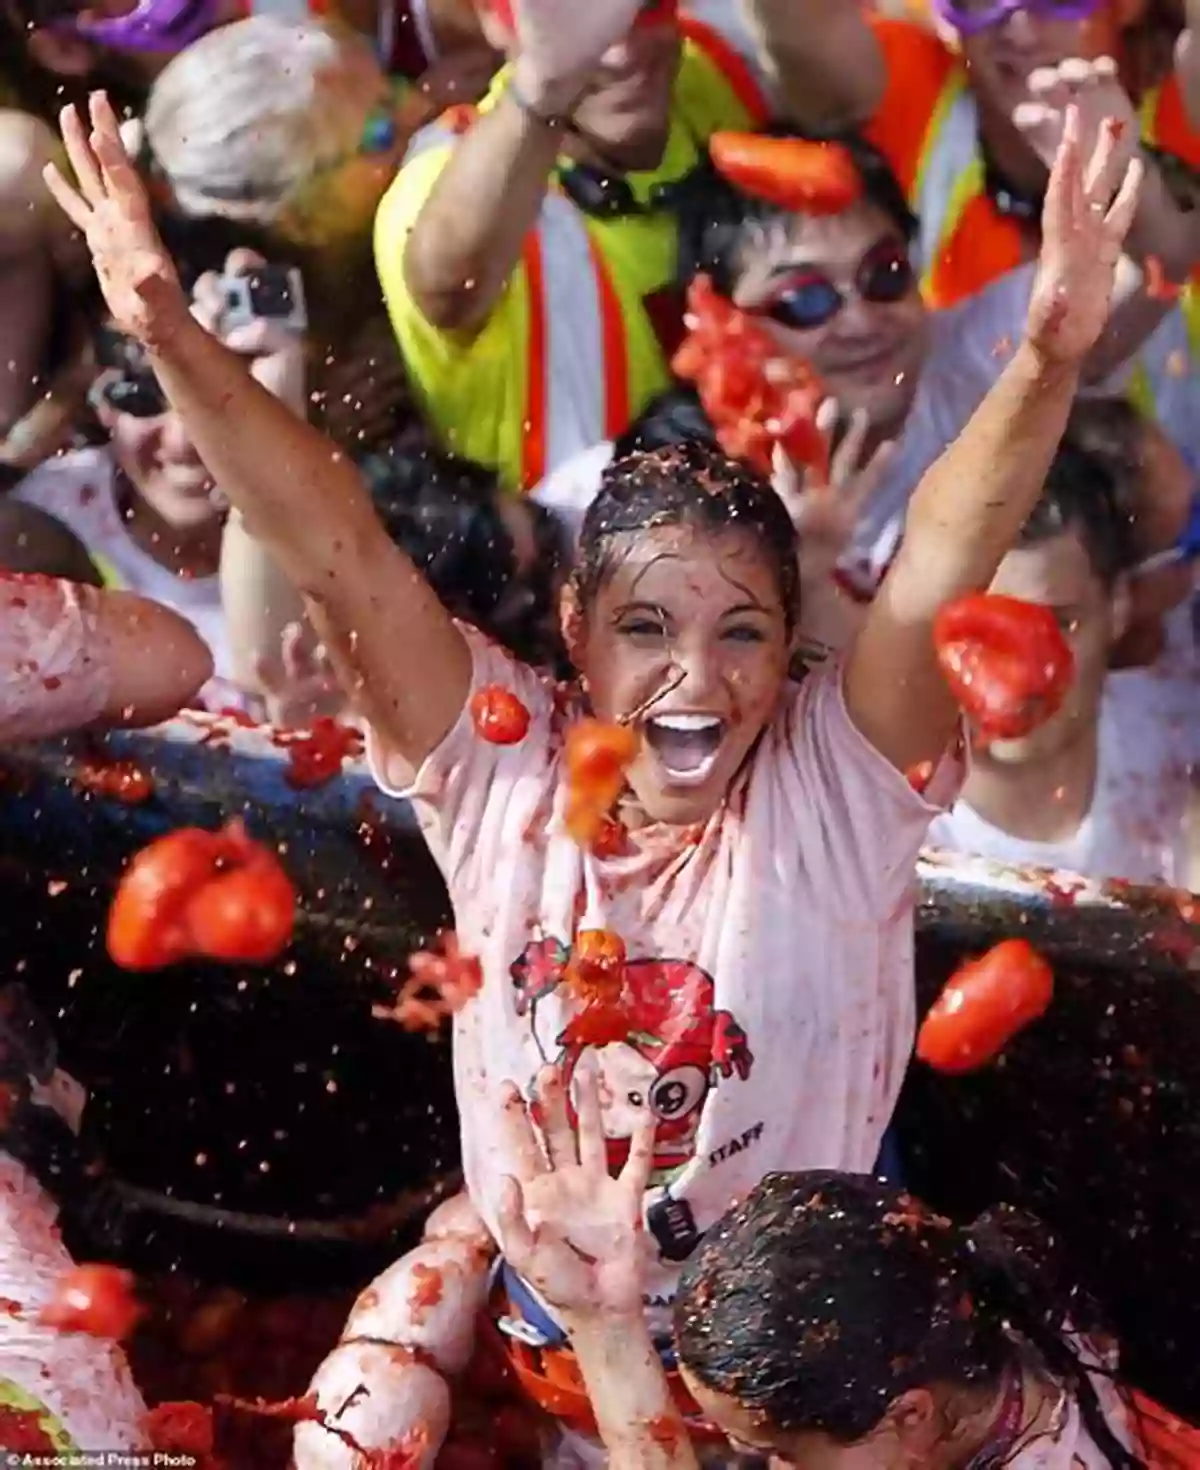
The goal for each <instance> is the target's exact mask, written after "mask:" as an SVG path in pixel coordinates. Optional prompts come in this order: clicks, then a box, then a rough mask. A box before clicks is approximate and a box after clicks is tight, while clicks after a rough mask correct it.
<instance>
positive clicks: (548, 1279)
mask: <svg viewBox="0 0 1200 1470" xmlns="http://www.w3.org/2000/svg"><path fill="white" fill-rule="evenodd" d="M575 1081H576V1110H577V1114H578V1129H577V1130H576V1129H573V1128H572V1127H571V1120H570V1116H569V1111H568V1100H567V1086H566V1084H565V1083H564V1081H563V1076H562V1073H561V1072H560V1071H559V1070H558V1069H557V1068H556V1067H543V1069H542V1070H541V1072H539V1073H538V1078H537V1112H538V1116H539V1118H540V1121H541V1135H542V1143H539V1141H538V1138H537V1135H536V1133H535V1131H534V1126H533V1122H532V1120H531V1117H530V1108H529V1107H527V1106H526V1104H525V1103H524V1101H523V1100H522V1098H521V1095H520V1093H519V1092H518V1091H517V1089H516V1088H515V1087H512V1086H510V1087H509V1089H508V1091H507V1094H506V1096H505V1099H504V1105H503V1106H504V1113H503V1125H502V1126H503V1135H504V1148H505V1152H506V1154H507V1156H508V1158H509V1159H510V1160H511V1161H512V1165H513V1174H512V1175H511V1176H510V1177H509V1178H508V1179H506V1180H505V1183H504V1189H503V1192H502V1194H501V1197H500V1203H499V1207H498V1210H497V1220H496V1223H497V1226H498V1228H499V1240H500V1248H501V1250H502V1251H503V1253H504V1256H505V1259H506V1260H507V1261H508V1263H509V1264H510V1265H511V1266H512V1268H513V1269H514V1270H515V1271H517V1272H519V1274H520V1275H521V1276H523V1277H524V1279H525V1280H526V1281H528V1282H529V1284H530V1285H531V1286H533V1287H534V1288H535V1289H536V1290H537V1291H539V1292H540V1293H541V1294H542V1296H543V1297H544V1298H545V1299H546V1301H547V1302H549V1303H550V1305H551V1306H553V1307H556V1308H558V1309H559V1310H560V1311H562V1312H564V1313H567V1314H572V1315H574V1316H575V1317H576V1318H588V1317H597V1316H609V1315H621V1314H625V1313H633V1314H639V1315H640V1313H641V1310H642V1287H641V1260H640V1256H641V1248H640V1234H641V1229H642V1196H643V1195H644V1194H645V1192H646V1186H647V1184H648V1182H649V1178H650V1169H651V1165H652V1162H653V1158H654V1129H655V1120H654V1116H653V1114H652V1113H650V1112H649V1110H648V1109H647V1112H646V1116H645V1118H644V1120H643V1121H642V1122H641V1124H640V1125H639V1127H638V1129H637V1131H636V1132H635V1133H634V1135H633V1137H632V1138H631V1139H630V1141H629V1155H628V1158H627V1159H626V1161H625V1164H624V1167H623V1168H622V1170H621V1172H620V1174H619V1175H618V1176H617V1177H616V1178H615V1179H614V1178H613V1177H612V1176H611V1175H610V1173H609V1169H608V1157H607V1150H606V1147H605V1139H604V1127H603V1121H602V1117H601V1110H600V1084H599V1080H598V1077H597V1075H596V1071H595V1067H594V1064H593V1063H592V1062H591V1061H590V1059H589V1058H588V1057H586V1056H585V1057H584V1058H583V1060H582V1061H581V1062H580V1064H579V1066H578V1068H577V1069H576V1071H575Z"/></svg>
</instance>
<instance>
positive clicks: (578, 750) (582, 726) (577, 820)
mask: <svg viewBox="0 0 1200 1470" xmlns="http://www.w3.org/2000/svg"><path fill="white" fill-rule="evenodd" d="M637 752H638V735H637V732H636V731H635V730H633V729H631V728H630V727H629V726H627V725H606V724H604V723H603V722H602V721H600V720H581V721H580V722H579V723H578V724H577V725H573V726H572V727H571V728H570V730H568V731H567V738H566V744H565V749H564V764H565V766H566V773H567V800H566V807H565V809H564V812H563V820H564V822H565V824H566V828H567V831H568V832H569V833H570V834H571V837H572V838H573V839H574V840H575V841H576V842H577V843H578V844H579V846H580V847H585V848H591V849H592V850H594V851H596V852H597V853H598V855H602V854H601V853H600V849H601V848H602V847H604V846H605V845H606V838H607V839H608V845H609V846H611V845H612V843H611V838H612V833H611V830H610V829H611V828H612V827H613V826H614V825H616V824H615V823H613V821H612V818H611V817H610V816H609V810H610V808H611V807H612V805H613V803H614V802H615V801H616V800H617V797H618V796H620V794H621V787H622V786H623V785H624V784H625V773H626V771H627V770H628V769H629V767H630V766H631V765H632V764H633V762H634V760H635V758H636V756H637Z"/></svg>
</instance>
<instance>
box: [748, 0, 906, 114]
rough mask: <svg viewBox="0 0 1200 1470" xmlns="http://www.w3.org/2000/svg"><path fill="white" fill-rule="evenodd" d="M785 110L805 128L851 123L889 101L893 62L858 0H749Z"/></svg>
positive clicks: (750, 13)
mask: <svg viewBox="0 0 1200 1470" xmlns="http://www.w3.org/2000/svg"><path fill="white" fill-rule="evenodd" d="M742 4H743V6H744V8H745V11H746V15H747V18H748V19H749V21H750V24H751V27H752V29H753V30H754V32H755V34H756V38H757V40H758V44H759V50H760V52H761V54H762V58H763V62H764V64H765V66H766V68H767V71H768V72H769V73H770V75H771V79H772V81H773V82H774V84H775V88H776V92H777V95H778V97H779V104H780V107H781V109H782V111H783V112H784V114H785V115H786V116H787V117H789V118H791V119H792V120H793V121H795V122H797V123H799V124H800V125H801V126H802V127H805V128H852V127H860V126H862V125H863V124H864V123H866V122H868V121H869V120H870V119H871V118H872V117H873V116H874V115H875V113H876V111H877V110H878V108H879V106H880V104H881V102H882V101H883V96H884V91H885V89H886V87H887V68H886V63H885V61H884V56H883V50H882V48H881V47H880V45H879V43H878V41H877V40H876V39H875V33H874V31H873V30H872V29H871V26H870V23H869V22H868V20H867V17H866V11H865V9H864V7H863V6H861V5H858V4H855V3H853V0H742Z"/></svg>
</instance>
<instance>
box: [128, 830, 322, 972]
mask: <svg viewBox="0 0 1200 1470" xmlns="http://www.w3.org/2000/svg"><path fill="white" fill-rule="evenodd" d="M295 915H296V895H295V892H294V890H293V888H292V885H291V882H290V881H289V879H288V876H287V874H286V873H285V872H284V870H283V868H282V866H281V865H280V862H279V859H278V858H277V857H276V856H275V854H274V853H273V852H271V851H270V850H269V849H268V848H266V847H264V846H263V845H262V844H261V843H258V842H255V841H254V840H253V839H252V838H250V837H248V836H247V835H246V832H245V830H244V829H243V827H242V825H241V823H240V822H238V821H233V822H230V823H229V824H228V825H227V826H226V827H224V828H222V829H221V831H219V832H206V831H204V830H203V829H201V828H199V827H182V828H180V829H179V830H178V831H175V832H169V833H168V834H167V835H166V836H165V837H160V838H159V839H158V840H157V841H156V842H152V843H150V845H149V846H148V847H144V848H143V849H142V850H141V852H139V853H138V854H137V855H136V857H135V858H134V859H133V861H132V862H131V863H130V865H129V867H128V868H127V869H126V871H125V874H124V876H123V877H122V879H121V882H120V884H119V885H118V887H117V893H116V896H115V898H114V899H113V903H112V907H111V908H110V910H109V915H108V952H109V954H110V955H111V956H112V958H113V959H114V960H115V961H116V963H117V964H118V965H120V966H122V968H124V969H127V970H158V969H162V968H164V967H165V966H167V965H173V964H176V963H178V962H179V961H181V960H185V959H193V958H204V959H213V960H222V961H225V962H227V963H230V964H236V963H243V964H266V963H268V962H269V961H271V960H273V959H274V958H275V957H276V956H277V955H278V954H279V953H280V951H281V950H283V949H284V947H285V946H286V945H287V943H288V942H289V940H290V939H291V936H292V927H293V925H294V923H295Z"/></svg>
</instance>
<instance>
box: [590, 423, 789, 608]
mask: <svg viewBox="0 0 1200 1470" xmlns="http://www.w3.org/2000/svg"><path fill="white" fill-rule="evenodd" d="M662 526H689V527H691V528H693V529H695V530H699V531H705V532H708V533H709V534H714V535H715V534H720V533H723V532H732V531H736V532H740V533H741V534H743V535H746V536H749V537H750V538H751V539H752V540H753V541H754V542H755V544H756V546H757V547H758V549H759V551H760V552H761V554H762V556H763V557H764V558H765V559H766V560H767V562H768V563H769V564H770V567H771V570H772V572H773V573H774V576H775V581H776V584H777V586H778V588H779V598H780V601H781V602H782V604H783V609H784V615H785V617H786V618H787V623H788V630H789V632H790V631H791V628H792V627H793V626H794V624H795V621H796V618H797V617H798V615H799V603H800V573H799V569H798V567H797V561H796V555H797V543H796V531H795V528H794V527H793V525H792V522H791V518H790V517H789V515H788V513H787V511H786V509H785V508H784V504H783V501H782V500H780V498H779V496H778V495H777V494H776V493H775V491H774V490H773V489H772V488H771V486H770V485H769V484H768V483H767V481H766V480H764V479H763V478H762V477H761V476H760V475H758V474H756V473H755V472H754V471H753V470H752V469H749V468H748V467H747V466H746V465H744V464H740V463H739V462H738V461H736V460H732V459H730V458H729V456H728V455H727V454H725V453H724V452H723V451H722V450H721V449H720V448H718V447H717V446H716V445H715V444H711V443H706V442H704V441H702V440H697V439H688V440H684V441H683V442H680V443H673V444H669V445H666V446H664V447H662V448H658V449H651V450H646V451H638V452H635V453H633V454H627V455H626V456H625V457H624V458H622V459H614V460H613V462H612V463H611V464H610V465H609V466H608V468H607V469H606V470H605V471H604V474H603V475H602V476H601V478H600V490H599V492H598V494H597V495H596V498H595V499H594V500H593V501H592V503H591V505H589V506H588V509H587V514H586V515H585V516H584V519H583V526H582V528H581V529H580V532H579V546H578V550H577V553H576V563H575V572H574V585H575V591H576V595H577V597H578V599H579V603H580V606H581V607H583V608H584V609H585V610H586V608H587V607H588V606H589V605H590V603H591V602H592V601H593V599H594V598H595V596H596V593H597V592H598V591H599V590H600V588H601V587H602V586H603V585H604V583H605V582H606V581H607V580H608V578H609V576H610V575H611V574H612V571H613V568H614V564H615V562H616V560H617V558H618V555H619V552H618V548H617V546H616V544H615V543H616V542H617V540H618V538H620V537H622V536H627V535H631V534H636V533H637V532H639V531H650V530H656V529H658V528H659V527H662Z"/></svg>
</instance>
